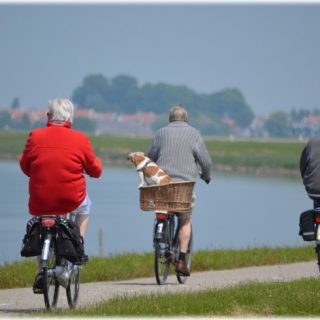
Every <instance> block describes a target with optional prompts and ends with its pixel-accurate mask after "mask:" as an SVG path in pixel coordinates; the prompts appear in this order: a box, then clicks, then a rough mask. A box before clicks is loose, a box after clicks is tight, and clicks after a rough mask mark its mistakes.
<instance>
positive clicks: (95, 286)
mask: <svg viewBox="0 0 320 320" xmlns="http://www.w3.org/2000/svg"><path fill="white" fill-rule="evenodd" d="M318 276H319V271H318V267H317V264H316V262H315V261H313V262H301V263H292V264H285V265H276V266H262V267H248V268H241V269H235V270H221V271H207V272H195V273H192V274H191V277H190V278H189V279H188V281H187V282H186V284H185V285H180V284H178V282H177V280H176V277H175V276H170V277H169V278H168V281H167V284H166V285H163V286H158V285H157V284H156V282H155V278H140V279H135V280H126V281H110V282H94V283H84V284H81V288H80V306H85V305H90V304H94V303H97V302H101V301H106V300H109V299H111V298H114V297H116V296H121V295H127V296H131V295H135V294H149V293H166V292H188V291H200V290H205V289H219V288H224V287H227V286H231V285H236V284H240V283H246V282H250V281H259V282H265V281H268V282H270V281H291V280H295V279H300V278H310V277H318ZM60 289H62V288H60ZM58 307H59V308H67V298H66V294H65V290H61V291H60V296H59V302H58ZM43 309H44V302H43V296H42V295H35V294H33V293H32V289H31V288H22V289H5V290H0V317H11V316H19V315H24V316H25V315H28V314H29V313H31V312H34V311H37V310H43Z"/></svg>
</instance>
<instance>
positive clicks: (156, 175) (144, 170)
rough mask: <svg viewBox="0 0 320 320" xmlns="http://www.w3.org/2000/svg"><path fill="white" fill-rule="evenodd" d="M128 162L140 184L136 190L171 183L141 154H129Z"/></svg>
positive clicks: (154, 164)
mask: <svg viewBox="0 0 320 320" xmlns="http://www.w3.org/2000/svg"><path fill="white" fill-rule="evenodd" d="M128 160H130V161H131V162H132V164H133V165H134V166H135V168H136V170H137V172H138V174H139V177H140V180H141V183H140V185H139V187H138V188H140V187H143V186H146V185H164V184H168V183H171V182H172V179H171V177H170V176H168V175H167V174H166V173H165V172H164V171H163V170H162V169H160V168H159V166H158V165H157V164H156V163H155V162H153V161H152V160H151V159H149V158H148V157H147V156H145V154H144V153H143V152H131V153H130V154H129V155H128Z"/></svg>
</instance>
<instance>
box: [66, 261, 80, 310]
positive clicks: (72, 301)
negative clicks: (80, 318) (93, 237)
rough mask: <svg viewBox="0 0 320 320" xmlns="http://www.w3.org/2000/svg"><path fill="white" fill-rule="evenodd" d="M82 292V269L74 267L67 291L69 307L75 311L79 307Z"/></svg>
mask: <svg viewBox="0 0 320 320" xmlns="http://www.w3.org/2000/svg"><path fill="white" fill-rule="evenodd" d="M79 290H80V267H79V266H77V265H73V267H72V271H71V274H70V279H69V283H68V286H67V289H66V293H67V299H68V304H69V307H70V308H72V309H74V308H76V306H77V303H78V298H79Z"/></svg>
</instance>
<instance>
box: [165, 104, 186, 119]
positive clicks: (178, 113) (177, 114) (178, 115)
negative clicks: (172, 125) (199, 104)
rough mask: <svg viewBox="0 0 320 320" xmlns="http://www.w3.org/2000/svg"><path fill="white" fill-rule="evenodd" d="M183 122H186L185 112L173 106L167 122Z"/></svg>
mask: <svg viewBox="0 0 320 320" xmlns="http://www.w3.org/2000/svg"><path fill="white" fill-rule="evenodd" d="M174 121H184V122H188V113H187V110H186V109H185V108H184V107H183V106H182V105H178V106H174V107H172V108H171V109H170V114H169V122H174Z"/></svg>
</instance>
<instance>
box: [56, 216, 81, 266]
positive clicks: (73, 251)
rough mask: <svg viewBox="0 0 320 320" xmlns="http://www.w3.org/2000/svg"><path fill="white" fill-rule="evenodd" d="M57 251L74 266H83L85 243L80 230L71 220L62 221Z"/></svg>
mask: <svg viewBox="0 0 320 320" xmlns="http://www.w3.org/2000/svg"><path fill="white" fill-rule="evenodd" d="M57 246H58V248H57V250H58V254H59V256H60V257H62V258H65V259H67V260H69V261H71V262H72V263H74V264H83V263H84V262H85V261H84V259H83V258H84V241H83V238H82V236H81V235H80V229H79V227H78V226H77V225H76V223H75V222H73V221H72V220H69V219H60V221H59V227H58V235H57Z"/></svg>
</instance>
